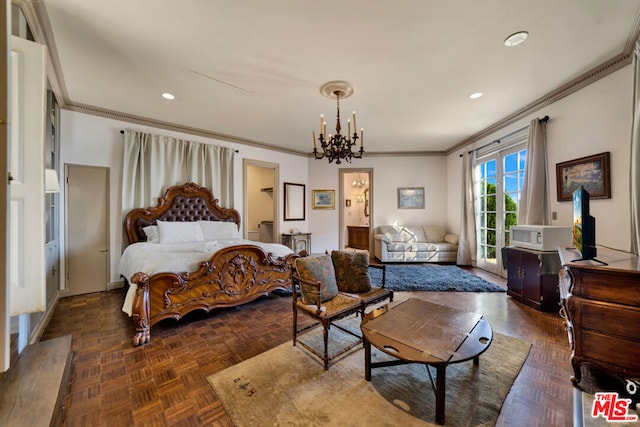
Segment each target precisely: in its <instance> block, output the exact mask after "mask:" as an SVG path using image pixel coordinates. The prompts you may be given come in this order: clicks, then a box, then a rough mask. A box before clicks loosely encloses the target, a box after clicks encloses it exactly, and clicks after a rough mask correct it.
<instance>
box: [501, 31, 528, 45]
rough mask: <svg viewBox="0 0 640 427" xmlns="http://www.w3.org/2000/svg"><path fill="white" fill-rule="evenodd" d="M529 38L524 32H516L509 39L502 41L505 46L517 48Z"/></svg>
mask: <svg viewBox="0 0 640 427" xmlns="http://www.w3.org/2000/svg"><path fill="white" fill-rule="evenodd" d="M527 37H529V33H528V32H526V31H518V32H517V33H513V34H511V35H510V36H509V37H507V38H506V39H504V45H505V46H509V47H511V46H517V45H519V44H520V43H524V41H525V40H526V39H527Z"/></svg>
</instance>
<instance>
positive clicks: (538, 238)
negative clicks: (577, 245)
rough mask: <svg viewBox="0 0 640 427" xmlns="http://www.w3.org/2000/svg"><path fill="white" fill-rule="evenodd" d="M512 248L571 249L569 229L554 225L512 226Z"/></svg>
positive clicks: (571, 237) (571, 234)
mask: <svg viewBox="0 0 640 427" xmlns="http://www.w3.org/2000/svg"><path fill="white" fill-rule="evenodd" d="M510 231H511V242H510V244H511V245H512V246H517V247H520V248H527V249H536V250H539V251H555V250H557V249H558V247H566V248H568V247H572V244H573V233H572V231H571V227H562V226H556V225H513V226H511V228H510Z"/></svg>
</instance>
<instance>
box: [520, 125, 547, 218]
mask: <svg viewBox="0 0 640 427" xmlns="http://www.w3.org/2000/svg"><path fill="white" fill-rule="evenodd" d="M549 194H550V191H549V168H548V166H547V121H546V120H545V119H533V120H531V123H529V138H528V141H527V161H526V163H525V167H524V181H523V183H522V191H521V193H520V202H519V203H518V224H536V225H549V224H551V203H550V199H549V197H550V196H549Z"/></svg>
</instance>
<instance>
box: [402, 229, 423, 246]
mask: <svg viewBox="0 0 640 427" xmlns="http://www.w3.org/2000/svg"><path fill="white" fill-rule="evenodd" d="M400 234H402V236H403V241H404V242H409V243H417V242H426V241H427V237H426V236H425V234H424V231H423V230H422V227H420V226H411V225H407V226H405V227H402V230H401V231H400Z"/></svg>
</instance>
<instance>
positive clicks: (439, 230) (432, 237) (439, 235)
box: [422, 225, 444, 243]
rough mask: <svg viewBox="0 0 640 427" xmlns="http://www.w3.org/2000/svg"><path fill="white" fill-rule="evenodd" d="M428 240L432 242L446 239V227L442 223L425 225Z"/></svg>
mask: <svg viewBox="0 0 640 427" xmlns="http://www.w3.org/2000/svg"><path fill="white" fill-rule="evenodd" d="M422 229H423V230H424V235H425V236H426V241H427V242H431V243H437V242H442V241H443V239H444V227H442V226H440V225H425V226H423V227H422Z"/></svg>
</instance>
